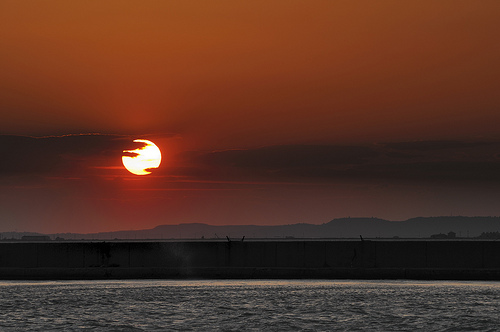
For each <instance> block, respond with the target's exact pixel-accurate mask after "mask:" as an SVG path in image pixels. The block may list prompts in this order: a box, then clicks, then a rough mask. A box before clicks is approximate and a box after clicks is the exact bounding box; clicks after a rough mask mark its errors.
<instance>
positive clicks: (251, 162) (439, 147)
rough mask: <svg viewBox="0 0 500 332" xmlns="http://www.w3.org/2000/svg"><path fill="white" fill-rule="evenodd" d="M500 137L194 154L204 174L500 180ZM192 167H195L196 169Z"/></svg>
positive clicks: (298, 178)
mask: <svg viewBox="0 0 500 332" xmlns="http://www.w3.org/2000/svg"><path fill="white" fill-rule="evenodd" d="M498 151H500V143H499V142H464V141H422V142H400V143H384V144H374V145H359V146H338V145H328V146H326V145H286V146H269V147H262V148H257V149H246V150H226V151H215V152H210V153H205V154H197V155H195V154H191V155H189V158H190V159H191V161H192V162H193V164H196V165H197V168H193V169H194V170H196V169H198V171H196V172H195V173H193V175H194V174H197V175H200V174H202V172H201V171H200V170H202V169H209V170H212V171H211V172H210V171H205V173H204V174H207V175H210V176H213V177H217V178H236V177H238V176H243V177H247V178H248V177H260V178H262V177H265V178H267V179H269V180H283V179H288V180H290V179H292V180H293V179H296V180H301V179H302V180H303V179H311V180H321V181H323V180H326V181H328V180H339V179H363V180H377V179H382V180H389V181H406V180H408V181H433V182H436V181H500V160H499V159H498V158H497V156H498ZM193 169H191V171H193Z"/></svg>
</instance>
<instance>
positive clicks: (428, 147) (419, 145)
mask: <svg viewBox="0 0 500 332" xmlns="http://www.w3.org/2000/svg"><path fill="white" fill-rule="evenodd" d="M494 144H498V143H496V142H484V141H483V142H467V141H451V140H447V141H446V140H440V141H413V142H391V143H384V144H383V145H384V146H385V148H387V149H390V150H398V151H422V152H425V151H435V150H450V149H468V148H477V147H483V146H490V145H494Z"/></svg>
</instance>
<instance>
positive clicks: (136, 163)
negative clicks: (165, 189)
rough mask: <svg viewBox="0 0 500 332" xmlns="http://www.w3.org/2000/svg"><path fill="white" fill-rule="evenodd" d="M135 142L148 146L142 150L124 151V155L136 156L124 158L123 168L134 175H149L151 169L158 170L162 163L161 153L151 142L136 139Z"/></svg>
mask: <svg viewBox="0 0 500 332" xmlns="http://www.w3.org/2000/svg"><path fill="white" fill-rule="evenodd" d="M134 142H137V143H144V144H146V145H145V146H144V147H142V148H138V149H135V150H124V151H123V152H124V153H129V154H134V155H133V156H129V155H125V156H122V162H123V166H125V168H126V169H127V170H128V171H129V172H130V173H132V174H135V175H147V174H151V172H150V171H148V170H149V169H151V168H158V166H160V163H161V151H160V149H159V148H158V147H157V146H156V144H154V143H153V142H151V141H148V140H144V139H136V140H134Z"/></svg>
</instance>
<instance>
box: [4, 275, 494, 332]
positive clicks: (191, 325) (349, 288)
mask: <svg viewBox="0 0 500 332" xmlns="http://www.w3.org/2000/svg"><path fill="white" fill-rule="evenodd" d="M499 309H500V283H498V282H417V281H335V280H328V281H325V280H323V281H321V280H302V281H289V280H286V281H285V280H278V281H277V280H260V281H259V280H257V281H255V280H252V281H248V280H244V281H243V280H240V281H237V280H230V281H220V280H197V281H194V280H190V281H185V280H183V281H165V280H162V281H157V280H133V281H51V282H35V281H25V282H19V281H0V331H57V330H63V331H167V330H169V331H171V330H179V331H186V330H200V331H210V330H219V331H241V330H243V331H264V330H265V331H296V330H304V331H332V330H371V331H374V330H378V331H410V330H415V329H420V330H426V331H429V330H432V331H473V330H481V331H496V330H498V329H500V310H499Z"/></svg>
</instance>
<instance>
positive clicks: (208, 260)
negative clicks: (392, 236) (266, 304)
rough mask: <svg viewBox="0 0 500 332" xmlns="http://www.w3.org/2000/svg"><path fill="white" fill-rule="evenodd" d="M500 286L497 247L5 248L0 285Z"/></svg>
mask: <svg viewBox="0 0 500 332" xmlns="http://www.w3.org/2000/svg"><path fill="white" fill-rule="evenodd" d="M130 278H325V279H337V278H338V279H435V280H439V279H463V280H467V279H468V280H500V241H458V240H457V241H450V240H447V241H432V240H427V241H424V240H422V241H420V240H418V241H417V240H415V241H404V240H400V241H391V240H374V241H369V240H365V241H349V240H345V241H342V240H324V241H313V240H311V241H307V240H304V241H299V240H294V241H279V240H277V241H176V242H168V241H162V242H135V241H134V242H125V241H106V242H83V241H82V242H29V243H28V242H26V243H25V242H5V243H0V279H4V280H7V279H130Z"/></svg>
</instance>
